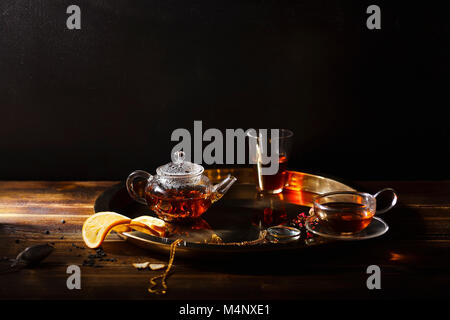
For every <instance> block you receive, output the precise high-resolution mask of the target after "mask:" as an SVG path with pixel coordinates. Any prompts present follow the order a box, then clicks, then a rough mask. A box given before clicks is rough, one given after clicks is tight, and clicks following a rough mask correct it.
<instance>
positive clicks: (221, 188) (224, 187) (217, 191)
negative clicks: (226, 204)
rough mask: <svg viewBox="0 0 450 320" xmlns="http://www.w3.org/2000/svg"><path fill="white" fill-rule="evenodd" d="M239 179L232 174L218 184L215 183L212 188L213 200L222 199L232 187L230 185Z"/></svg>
mask: <svg viewBox="0 0 450 320" xmlns="http://www.w3.org/2000/svg"><path fill="white" fill-rule="evenodd" d="M236 180H237V178H236V177H233V176H232V175H230V174H229V175H228V177H226V178H225V179H223V180H222V181H221V182H219V183H218V184H216V185H214V186H213V188H212V201H213V202H216V201H218V200H220V198H222V197H223V195H224V194H225V193H226V192H227V191H228V189H230V187H231V186H232V185H233V183H235V182H236Z"/></svg>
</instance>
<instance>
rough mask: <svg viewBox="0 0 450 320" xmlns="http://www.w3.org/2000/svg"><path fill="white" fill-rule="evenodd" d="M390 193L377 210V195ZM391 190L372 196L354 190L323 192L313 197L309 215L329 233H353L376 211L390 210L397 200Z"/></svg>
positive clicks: (363, 225) (370, 220) (360, 229)
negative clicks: (388, 198) (386, 203)
mask: <svg viewBox="0 0 450 320" xmlns="http://www.w3.org/2000/svg"><path fill="white" fill-rule="evenodd" d="M383 193H385V194H386V193H389V194H390V195H391V200H390V202H389V204H388V205H387V206H385V207H384V208H381V209H377V197H378V196H379V195H380V194H383ZM397 199H398V196H397V194H396V192H395V191H394V189H392V188H385V189H382V190H380V191H378V192H377V193H375V194H374V195H372V194H370V193H365V192H357V191H335V192H329V193H325V194H322V195H320V196H318V197H316V198H315V199H314V200H313V208H312V209H311V212H310V214H312V215H313V216H315V217H317V218H318V222H319V224H320V225H321V227H322V228H323V230H327V231H328V232H329V233H333V234H339V235H343V236H345V235H352V234H356V233H358V232H361V231H362V230H364V229H365V228H367V227H368V226H369V224H370V223H371V222H372V219H373V217H374V216H375V214H382V213H385V212H387V211H389V210H391V209H392V208H393V207H394V206H395V204H396V203H397Z"/></svg>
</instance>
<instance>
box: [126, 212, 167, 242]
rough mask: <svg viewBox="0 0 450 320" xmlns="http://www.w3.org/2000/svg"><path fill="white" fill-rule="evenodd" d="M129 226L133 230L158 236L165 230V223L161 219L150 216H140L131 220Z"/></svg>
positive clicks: (162, 234)
mask: <svg viewBox="0 0 450 320" xmlns="http://www.w3.org/2000/svg"><path fill="white" fill-rule="evenodd" d="M130 227H131V228H132V229H134V230H137V231H140V232H144V233H148V234H151V235H154V236H160V237H164V236H165V235H166V230H167V228H166V223H165V222H164V221H163V220H161V219H158V218H155V217H150V216H141V217H138V218H135V219H133V220H131V222H130Z"/></svg>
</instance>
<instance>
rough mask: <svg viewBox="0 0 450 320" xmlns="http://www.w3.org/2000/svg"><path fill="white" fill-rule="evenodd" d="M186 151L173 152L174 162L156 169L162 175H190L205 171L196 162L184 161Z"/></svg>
mask: <svg viewBox="0 0 450 320" xmlns="http://www.w3.org/2000/svg"><path fill="white" fill-rule="evenodd" d="M184 156H185V154H184V152H183V151H176V152H174V153H173V159H174V161H173V162H170V163H167V164H165V165H162V166H161V167H159V168H158V169H156V173H157V174H158V175H160V176H173V177H189V176H196V175H199V174H201V173H203V170H204V168H203V167H202V166H201V165H199V164H196V163H192V162H189V161H184Z"/></svg>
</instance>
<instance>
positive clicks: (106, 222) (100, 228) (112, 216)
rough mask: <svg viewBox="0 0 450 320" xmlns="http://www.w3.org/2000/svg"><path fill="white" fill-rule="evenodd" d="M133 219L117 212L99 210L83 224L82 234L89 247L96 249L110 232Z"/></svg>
mask: <svg viewBox="0 0 450 320" xmlns="http://www.w3.org/2000/svg"><path fill="white" fill-rule="evenodd" d="M130 222H131V219H130V218H128V217H125V216H123V215H121V214H118V213H116V212H108V211H105V212H98V213H96V214H94V215H92V216H90V217H89V218H87V219H86V221H85V222H84V224H83V229H82V235H83V240H84V242H85V243H86V245H87V246H88V247H89V248H92V249H95V248H98V247H100V245H101V244H102V243H103V240H105V238H106V236H107V235H108V233H109V232H110V231H111V230H112V229H113V228H114V227H117V226H121V227H120V228H117V229H120V230H123V228H122V227H126V226H122V225H127V224H129V223H130Z"/></svg>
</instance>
